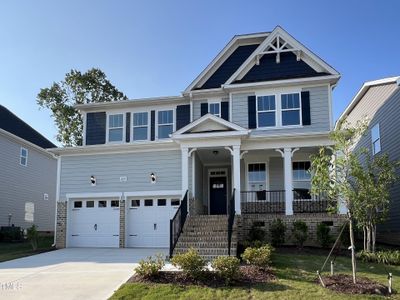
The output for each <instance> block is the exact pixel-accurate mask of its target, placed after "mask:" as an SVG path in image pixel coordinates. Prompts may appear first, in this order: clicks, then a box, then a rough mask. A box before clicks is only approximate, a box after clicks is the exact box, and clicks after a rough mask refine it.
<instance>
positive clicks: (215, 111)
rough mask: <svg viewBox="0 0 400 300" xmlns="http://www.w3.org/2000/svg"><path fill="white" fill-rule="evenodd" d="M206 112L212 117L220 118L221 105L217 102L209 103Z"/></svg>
mask: <svg viewBox="0 0 400 300" xmlns="http://www.w3.org/2000/svg"><path fill="white" fill-rule="evenodd" d="M208 112H209V113H210V114H212V115H214V116H217V117H221V103H219V102H214V103H209V104H208Z"/></svg>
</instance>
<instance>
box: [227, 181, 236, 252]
mask: <svg viewBox="0 0 400 300" xmlns="http://www.w3.org/2000/svg"><path fill="white" fill-rule="evenodd" d="M234 221H235V189H233V192H232V197H231V200H230V201H229V202H228V255H229V256H230V255H231V244H232V232H233V222H234Z"/></svg>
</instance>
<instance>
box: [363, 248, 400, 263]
mask: <svg viewBox="0 0 400 300" xmlns="http://www.w3.org/2000/svg"><path fill="white" fill-rule="evenodd" d="M357 257H358V258H359V259H361V260H362V261H363V262H376V263H382V264H386V265H400V251H399V250H382V251H377V252H375V253H373V252H367V251H360V252H359V253H357Z"/></svg>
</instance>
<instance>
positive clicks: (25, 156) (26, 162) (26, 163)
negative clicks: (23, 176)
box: [19, 146, 29, 167]
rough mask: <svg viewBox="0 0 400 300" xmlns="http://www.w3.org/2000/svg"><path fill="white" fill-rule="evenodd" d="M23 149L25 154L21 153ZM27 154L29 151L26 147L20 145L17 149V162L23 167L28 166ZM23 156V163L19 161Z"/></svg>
mask: <svg viewBox="0 0 400 300" xmlns="http://www.w3.org/2000/svg"><path fill="white" fill-rule="evenodd" d="M23 150H25V153H26V155H22V151H23ZM28 156H29V151H28V149H27V148H25V147H22V146H21V147H20V149H19V164H20V165H21V166H23V167H27V166H28ZM22 158H24V159H25V164H23V163H21V159H22Z"/></svg>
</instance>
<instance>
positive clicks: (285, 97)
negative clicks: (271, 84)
mask: <svg viewBox="0 0 400 300" xmlns="http://www.w3.org/2000/svg"><path fill="white" fill-rule="evenodd" d="M281 110H282V126H288V125H300V124H301V122H300V121H301V120H300V115H301V114H300V111H301V108H300V94H299V93H294V94H282V95H281Z"/></svg>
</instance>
